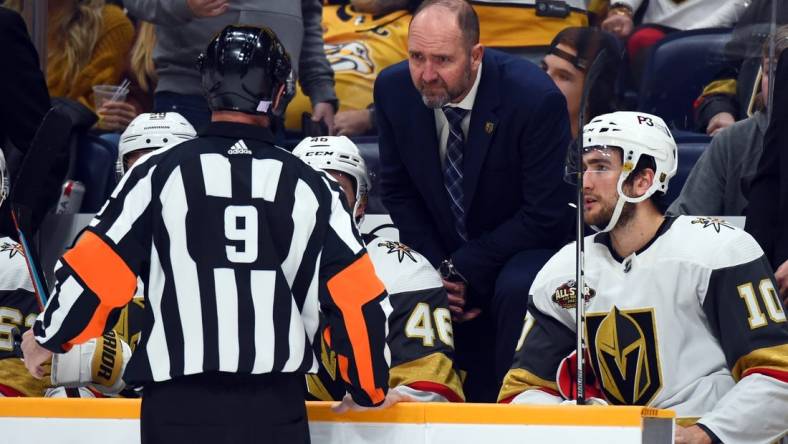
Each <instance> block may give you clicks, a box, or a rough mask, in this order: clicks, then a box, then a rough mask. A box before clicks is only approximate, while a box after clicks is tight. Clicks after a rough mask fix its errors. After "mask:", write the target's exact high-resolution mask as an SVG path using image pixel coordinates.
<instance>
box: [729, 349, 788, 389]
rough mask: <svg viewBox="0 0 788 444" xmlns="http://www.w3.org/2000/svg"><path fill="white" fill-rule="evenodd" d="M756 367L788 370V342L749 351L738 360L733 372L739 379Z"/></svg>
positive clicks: (735, 378) (735, 377)
mask: <svg viewBox="0 0 788 444" xmlns="http://www.w3.org/2000/svg"><path fill="white" fill-rule="evenodd" d="M756 367H759V368H768V369H772V370H779V371H782V372H788V344H782V345H775V346H773V347H764V348H759V349H757V350H753V351H751V352H750V353H747V354H746V355H744V356H742V357H741V358H739V359H738V360H737V361H736V365H734V366H733V368H732V369H731V374H732V375H733V379H734V380H736V381H738V380H739V379H741V375H742V374H743V373H744V372H746V371H747V370H749V369H751V368H756Z"/></svg>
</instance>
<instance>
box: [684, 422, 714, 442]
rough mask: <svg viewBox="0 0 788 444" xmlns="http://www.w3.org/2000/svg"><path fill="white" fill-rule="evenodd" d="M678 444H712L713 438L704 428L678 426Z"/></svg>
mask: <svg viewBox="0 0 788 444" xmlns="http://www.w3.org/2000/svg"><path fill="white" fill-rule="evenodd" d="M675 443H676V444H711V438H709V435H707V434H706V432H704V431H703V429H702V428H700V427H698V426H696V425H694V426H691V427H681V426H676V441H675Z"/></svg>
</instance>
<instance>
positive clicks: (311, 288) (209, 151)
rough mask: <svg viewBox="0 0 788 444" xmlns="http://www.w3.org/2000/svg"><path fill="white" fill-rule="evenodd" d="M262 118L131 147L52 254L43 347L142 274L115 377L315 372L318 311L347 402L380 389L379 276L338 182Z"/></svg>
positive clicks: (72, 338)
mask: <svg viewBox="0 0 788 444" xmlns="http://www.w3.org/2000/svg"><path fill="white" fill-rule="evenodd" d="M273 140H274V138H273V135H272V134H271V132H270V131H269V130H268V129H265V128H259V127H253V126H249V125H243V124H238V123H227V122H224V123H212V124H211V125H210V126H209V127H207V128H206V130H204V131H203V133H202V134H201V137H199V138H197V139H194V140H191V141H188V142H184V143H182V144H179V145H176V146H174V147H169V148H162V149H160V150H157V151H155V152H153V153H152V154H149V155H147V156H146V157H143V158H142V159H141V160H140V161H138V162H137V164H135V165H134V167H133V168H132V169H131V170H130V171H129V172H128V173H127V174H126V176H124V178H123V180H122V181H121V183H120V184H119V185H118V187H117V188H116V189H115V191H114V192H113V194H112V197H111V198H110V199H109V200H108V202H107V203H106V205H105V206H104V208H102V210H101V211H100V212H99V214H98V215H97V216H96V218H95V219H94V220H93V221H92V222H91V223H90V226H89V227H88V228H87V229H86V231H84V232H83V233H82V235H81V237H80V238H79V240H78V242H77V243H76V245H75V246H74V248H73V249H71V250H69V251H68V252H67V253H66V254H65V255H64V256H63V258H61V260H60V261H59V262H58V268H57V270H56V272H55V275H56V277H57V283H56V288H55V291H54V292H53V295H52V297H51V298H50V302H49V304H48V305H47V307H46V309H45V311H44V313H43V314H42V315H41V316H40V317H39V320H38V321H37V322H36V324H35V327H34V328H35V333H36V339H37V340H38V342H39V343H41V344H42V345H44V346H45V347H47V348H49V349H50V350H53V351H56V352H58V351H60V352H62V351H63V350H67V349H68V348H70V347H71V346H72V345H73V344H77V343H81V342H84V341H86V340H88V339H90V338H92V337H95V336H98V335H100V334H102V333H103V332H105V331H107V330H108V329H110V328H111V327H112V325H113V324H114V322H115V318H116V317H117V314H118V312H119V310H120V309H121V308H122V307H123V306H124V305H126V304H127V303H128V302H129V301H130V300H131V298H132V296H133V294H134V290H135V288H136V286H137V276H139V277H140V279H141V280H142V282H143V283H144V287H145V298H146V308H145V310H146V314H147V323H146V325H145V328H144V329H143V332H142V340H141V342H140V344H139V346H138V347H137V351H136V352H135V353H134V356H133V357H132V360H131V362H130V363H129V366H128V368H127V369H126V373H125V376H124V379H125V380H126V381H127V382H129V383H132V384H135V383H136V384H144V383H146V382H150V381H164V380H168V379H171V378H174V377H178V376H182V375H190V374H196V373H203V372H210V371H223V372H234V373H253V374H259V373H269V372H315V371H316V370H317V367H318V365H319V361H318V360H317V359H316V358H315V356H314V351H313V347H312V345H311V343H312V340H313V339H314V337H315V333H316V332H317V329H318V310H322V312H323V313H324V314H325V315H326V316H327V317H328V320H329V323H330V325H331V328H330V334H329V337H328V338H326V339H327V340H329V341H330V342H331V344H332V346H333V347H334V348H335V349H336V350H337V353H338V355H339V359H338V361H339V368H340V373H341V375H342V377H343V378H344V379H345V380H346V381H348V382H349V383H350V386H349V390H350V392H351V394H352V395H353V397H354V399H355V400H356V401H357V402H360V403H361V404H365V405H371V404H378V403H380V402H382V401H383V399H384V397H385V391H386V387H387V382H388V366H387V364H386V360H385V357H384V344H385V325H386V318H385V314H384V312H383V309H382V308H381V306H380V304H379V302H380V301H381V300H382V298H384V297H385V290H384V288H383V284H381V283H380V281H379V280H378V279H377V277H376V276H375V272H374V269H373V267H372V264H371V262H370V260H369V256H368V255H367V253H366V250H365V248H364V246H363V244H362V243H361V241H360V239H359V237H358V234H357V233H356V231H355V229H354V228H353V223H352V220H351V217H350V215H349V213H348V211H347V209H346V205H345V203H344V196H343V195H342V194H341V190H340V189H339V187H338V186H337V185H336V184H335V183H333V182H331V181H329V180H328V179H327V177H326V176H325V175H324V174H322V173H318V172H317V171H315V170H313V169H312V168H311V167H309V166H308V165H306V164H304V163H302V162H301V161H300V160H299V159H297V158H296V157H294V156H293V155H291V154H290V153H288V152H287V151H285V150H282V149H279V148H276V147H274V146H273Z"/></svg>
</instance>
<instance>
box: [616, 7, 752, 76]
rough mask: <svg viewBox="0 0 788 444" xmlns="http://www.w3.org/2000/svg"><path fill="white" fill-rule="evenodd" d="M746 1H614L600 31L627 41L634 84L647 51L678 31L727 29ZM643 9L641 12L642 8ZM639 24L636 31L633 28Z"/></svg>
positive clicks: (736, 18) (734, 21) (737, 16)
mask: <svg viewBox="0 0 788 444" xmlns="http://www.w3.org/2000/svg"><path fill="white" fill-rule="evenodd" d="M746 4H747V0H693V1H685V2H676V1H673V0H649V1H648V2H647V3H645V6H644V1H643V0H613V1H611V5H610V9H609V10H608V13H607V18H606V19H605V21H603V22H602V29H604V30H605V31H608V32H612V33H613V34H615V35H617V36H619V37H620V38H622V39H626V42H627V53H628V54H629V59H630V62H631V63H632V65H633V72H634V75H635V79H636V81H637V80H638V79H639V78H640V71H641V70H642V67H643V64H644V60H645V55H646V54H647V52H646V51H645V50H646V49H648V48H650V47H651V46H653V45H654V44H655V43H657V42H658V41H660V40H662V39H663V38H664V37H665V36H666V35H667V34H669V33H671V32H673V31H676V30H679V31H684V30H687V29H700V28H716V27H729V26H732V25H733V24H734V23H736V21H737V20H738V18H739V16H740V15H741V13H742V11H744V8H745V7H746ZM642 6H644V7H643V9H641V7H642ZM638 24H640V25H642V26H639V27H637V28H635V26H636V25H638Z"/></svg>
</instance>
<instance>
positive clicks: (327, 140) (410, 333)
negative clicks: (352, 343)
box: [293, 136, 465, 402]
mask: <svg viewBox="0 0 788 444" xmlns="http://www.w3.org/2000/svg"><path fill="white" fill-rule="evenodd" d="M293 154H294V155H296V156H297V157H299V158H301V160H303V161H304V162H306V163H307V164H309V165H310V166H312V167H313V168H315V169H317V170H323V171H325V172H327V173H328V174H329V175H330V176H331V177H333V178H334V179H336V181H337V182H339V184H340V185H341V187H342V190H343V191H344V192H345V198H346V200H347V203H348V206H349V207H350V208H351V209H352V212H353V214H354V216H355V218H356V223H357V224H360V223H361V221H362V219H363V218H364V212H365V209H366V204H367V195H368V193H369V190H370V187H371V183H370V179H369V175H368V173H367V167H366V164H365V163H364V159H363V158H362V157H361V154H360V152H359V150H358V147H356V145H355V144H354V143H353V142H352V141H350V139H348V138H347V137H345V136H333V137H311V138H306V139H304V140H303V141H301V143H299V144H298V146H296V147H295V149H294V150H293ZM364 241H365V243H366V246H367V251H369V256H370V259H372V264H373V265H374V267H375V271H376V273H377V275H378V277H379V278H380V280H381V281H382V282H383V285H384V286H385V287H386V291H387V292H388V294H389V297H388V299H387V300H386V301H385V302H384V305H385V306H386V309H387V311H389V312H390V314H389V319H388V321H389V322H388V337H387V343H388V347H389V350H390V353H391V370H390V373H389V386H390V387H391V388H392V390H393V391H397V392H400V393H401V394H402V395H403V397H405V398H406V399H407V398H409V399H410V400H413V401H439V402H446V401H452V402H462V401H464V399H465V398H464V394H463V391H462V382H461V381H460V378H459V376H458V374H457V372H456V371H455V370H454V365H453V360H452V358H453V354H454V340H453V333H452V325H451V314H450V313H449V308H448V299H447V297H446V291H445V290H444V288H443V284H442V283H441V279H440V276H439V275H438V273H437V271H435V269H434V268H433V267H432V266H431V265H430V263H429V261H427V259H426V258H424V257H423V256H422V255H420V254H419V253H417V252H415V251H413V250H411V249H410V248H408V247H407V246H405V245H403V244H401V243H399V242H396V241H393V240H390V239H384V238H381V237H373V236H366V237H365V238H364ZM321 326H322V328H321V329H320V332H322V333H321V336H322V339H321V340H320V344H321V360H322V364H323V365H322V366H321V368H320V370H319V371H318V373H317V374H316V375H307V389H308V392H309V395H310V397H311V398H313V399H318V400H322V401H328V400H340V399H342V397H343V396H344V394H345V389H344V387H343V385H342V381H341V380H339V378H338V377H337V374H336V371H337V362H336V356H335V353H334V352H333V351H332V350H331V346H330V337H331V334H330V329H329V328H328V327H327V326H326V324H325V322H324V321H323V322H321Z"/></svg>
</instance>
